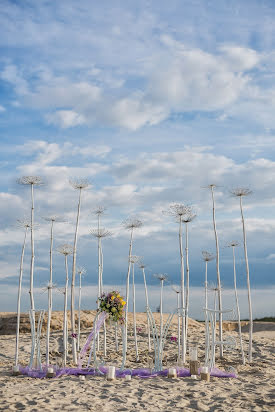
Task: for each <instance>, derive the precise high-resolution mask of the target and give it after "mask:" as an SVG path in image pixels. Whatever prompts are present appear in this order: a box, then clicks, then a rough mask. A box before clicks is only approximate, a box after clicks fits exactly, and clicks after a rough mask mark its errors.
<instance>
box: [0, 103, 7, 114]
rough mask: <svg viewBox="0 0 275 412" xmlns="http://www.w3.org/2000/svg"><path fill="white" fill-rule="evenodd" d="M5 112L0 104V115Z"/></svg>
mask: <svg viewBox="0 0 275 412" xmlns="http://www.w3.org/2000/svg"><path fill="white" fill-rule="evenodd" d="M5 111H6V109H5V107H4V106H1V104H0V113H1V112H5Z"/></svg>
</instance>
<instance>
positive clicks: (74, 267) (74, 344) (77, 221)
mask: <svg viewBox="0 0 275 412" xmlns="http://www.w3.org/2000/svg"><path fill="white" fill-rule="evenodd" d="M80 205H81V188H80V189H79V200H78V208H77V217H76V225H75V235H74V246H73V264H72V283H71V331H72V334H75V314H74V303H75V302H74V301H75V274H76V251H77V236H78V227H79V216H80ZM72 355H73V362H74V363H75V364H76V363H77V355H76V340H75V339H74V338H72Z"/></svg>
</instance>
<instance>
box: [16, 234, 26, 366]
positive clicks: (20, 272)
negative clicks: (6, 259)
mask: <svg viewBox="0 0 275 412" xmlns="http://www.w3.org/2000/svg"><path fill="white" fill-rule="evenodd" d="M27 232H28V226H26V228H25V234H24V241H23V246H22V253H21V260H20V269H19V282H18V294H17V322H16V342H15V366H17V365H18V353H19V334H20V309H21V290H22V277H23V263H24V254H25V247H26V238H27Z"/></svg>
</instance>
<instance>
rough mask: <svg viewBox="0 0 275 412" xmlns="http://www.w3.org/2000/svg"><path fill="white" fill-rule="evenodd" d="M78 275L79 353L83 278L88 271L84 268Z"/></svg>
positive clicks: (79, 269) (78, 345)
mask: <svg viewBox="0 0 275 412" xmlns="http://www.w3.org/2000/svg"><path fill="white" fill-rule="evenodd" d="M77 273H78V274H79V289H78V333H77V351H79V348H80V321H81V288H82V285H81V278H82V276H83V275H85V273H86V270H85V269H84V268H78V269H77Z"/></svg>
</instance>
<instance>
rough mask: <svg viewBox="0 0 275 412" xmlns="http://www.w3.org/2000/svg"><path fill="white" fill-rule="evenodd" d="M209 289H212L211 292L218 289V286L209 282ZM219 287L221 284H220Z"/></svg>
mask: <svg viewBox="0 0 275 412" xmlns="http://www.w3.org/2000/svg"><path fill="white" fill-rule="evenodd" d="M208 289H209V290H212V292H218V291H219V286H218V285H217V284H216V283H210V285H209V286H208ZM221 289H223V288H222V285H221Z"/></svg>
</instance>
